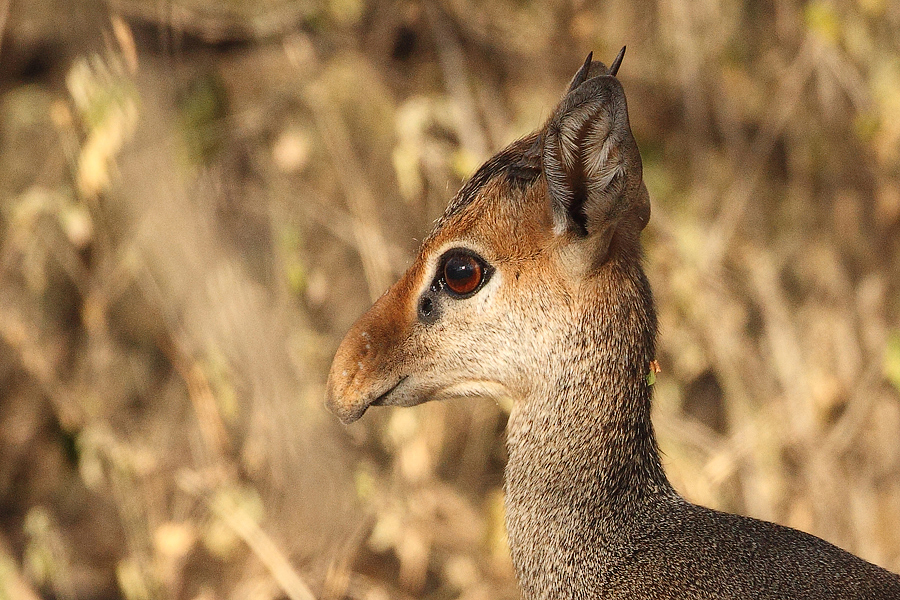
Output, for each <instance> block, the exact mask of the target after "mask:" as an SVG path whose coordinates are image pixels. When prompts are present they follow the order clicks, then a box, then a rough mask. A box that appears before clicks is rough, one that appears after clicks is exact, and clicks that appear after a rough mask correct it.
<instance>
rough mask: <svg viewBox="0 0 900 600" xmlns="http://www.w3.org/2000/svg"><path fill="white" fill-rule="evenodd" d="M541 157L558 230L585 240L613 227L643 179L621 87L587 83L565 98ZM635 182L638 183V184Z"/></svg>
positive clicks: (604, 80) (598, 80)
mask: <svg viewBox="0 0 900 600" xmlns="http://www.w3.org/2000/svg"><path fill="white" fill-rule="evenodd" d="M543 142H544V143H543V148H542V151H541V158H542V162H543V168H544V174H545V176H546V179H547V185H548V190H549V192H550V197H551V202H552V203H553V214H554V221H555V226H556V229H557V231H558V232H559V233H562V232H563V231H574V232H576V233H578V234H580V235H582V236H586V235H590V234H594V233H600V232H602V231H605V230H607V229H609V228H610V227H611V226H614V225H615V222H616V221H618V219H619V218H620V217H621V216H622V215H623V214H624V213H625V212H627V211H628V208H629V201H628V198H627V197H626V196H627V195H628V194H627V192H628V190H629V189H630V188H633V189H638V188H639V187H640V180H641V165H640V155H639V154H638V152H637V146H636V144H635V142H634V137H633V136H632V134H631V128H630V125H629V123H628V109H627V106H626V103H625V94H624V92H623V91H622V86H621V85H620V84H619V82H618V81H617V80H616V79H615V78H614V77H611V76H601V77H595V78H592V79H588V80H587V81H585V82H584V83H582V84H581V85H579V86H578V87H577V88H576V89H575V90H573V91H572V92H570V93H569V94H567V95H566V97H565V98H564V99H563V101H562V102H561V103H560V106H559V107H558V108H557V109H556V112H555V114H554V115H553V117H552V118H551V119H550V121H549V123H548V124H547V128H546V131H545V135H544V136H543ZM635 180H636V181H635Z"/></svg>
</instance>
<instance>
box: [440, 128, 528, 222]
mask: <svg viewBox="0 0 900 600" xmlns="http://www.w3.org/2000/svg"><path fill="white" fill-rule="evenodd" d="M539 143H540V141H539V138H538V134H536V133H535V134H532V135H530V136H528V137H525V138H522V139H520V140H517V141H515V142H513V143H512V144H510V145H509V146H507V147H506V148H504V149H503V150H502V151H500V152H499V153H497V154H496V155H494V157H493V158H491V159H490V160H488V161H487V162H486V163H484V164H483V165H481V167H479V169H478V170H477V171H475V174H474V175H472V177H471V178H469V180H468V181H467V182H466V183H465V184H464V185H463V187H462V189H460V190H459V193H458V194H456V197H455V198H454V199H453V201H452V202H450V204H449V205H448V206H447V209H446V210H445V211H444V214H443V216H442V217H441V218H440V219H439V220H438V223H437V225H436V227H435V231H438V230H439V229H441V228H442V227H443V226H444V225H445V224H446V223H447V222H448V221H450V220H451V219H453V217H455V216H456V215H458V214H459V213H461V212H462V211H464V210H465V209H466V208H467V207H468V206H469V205H470V204H472V202H473V201H474V200H475V198H477V197H478V195H479V193H480V192H481V191H482V190H483V189H484V188H485V187H486V186H487V185H488V184H489V183H490V182H492V181H494V180H499V181H498V183H500V184H501V185H508V186H511V187H512V188H513V189H515V190H518V191H522V190H524V189H525V188H527V187H528V186H530V185H532V184H533V183H534V182H535V181H536V180H537V179H538V178H539V177H540V174H541V161H540V149H539ZM501 179H502V180H501Z"/></svg>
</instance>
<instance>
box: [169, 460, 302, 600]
mask: <svg viewBox="0 0 900 600" xmlns="http://www.w3.org/2000/svg"><path fill="white" fill-rule="evenodd" d="M178 484H179V487H180V488H181V489H182V490H184V491H185V492H187V493H189V494H191V495H192V496H195V497H202V498H203V499H204V501H205V502H206V504H207V506H208V507H209V509H210V510H211V511H212V513H213V514H214V515H215V516H216V517H217V518H219V519H221V521H222V522H223V523H225V525H227V526H228V527H230V528H231V530H232V531H233V532H234V533H235V534H237V536H238V537H240V538H241V539H242V540H244V543H245V544H247V546H248V547H249V548H250V550H251V551H252V552H253V553H254V554H255V555H256V556H257V558H259V560H260V561H261V562H262V564H263V566H265V567H266V569H267V570H268V571H269V573H270V574H271V575H272V577H273V579H275V583H277V584H278V587H280V588H281V590H282V591H283V592H284V593H285V595H286V596H287V597H288V598H290V600H316V597H315V596H314V595H313V593H312V590H310V588H309V586H308V585H307V584H306V582H305V581H304V580H303V578H301V577H300V575H298V574H297V572H296V571H295V570H294V568H293V567H292V566H291V563H290V561H288V559H287V557H286V556H285V555H284V553H283V552H282V551H281V549H280V548H279V547H278V546H277V545H276V544H275V542H274V541H272V538H271V537H269V535H268V534H267V533H266V532H265V531H263V529H262V528H261V527H260V526H259V525H258V524H257V523H256V521H254V520H253V519H252V518H251V517H250V515H248V514H247V513H246V512H245V511H244V510H242V509H241V508H240V507H239V506H236V505H235V504H234V503H233V502H229V501H228V499H227V497H226V496H223V495H217V494H212V495H209V494H207V493H205V492H204V490H203V489H202V488H201V484H199V482H197V481H195V480H194V478H193V477H190V476H185V477H179V481H178Z"/></svg>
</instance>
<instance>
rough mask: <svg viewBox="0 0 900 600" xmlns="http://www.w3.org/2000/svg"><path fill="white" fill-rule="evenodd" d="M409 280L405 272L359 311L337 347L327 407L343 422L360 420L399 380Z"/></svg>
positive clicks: (409, 316) (407, 327)
mask: <svg viewBox="0 0 900 600" xmlns="http://www.w3.org/2000/svg"><path fill="white" fill-rule="evenodd" d="M408 279H409V274H408V275H407V276H406V277H404V278H403V279H401V280H400V281H398V282H397V283H396V284H394V286H393V287H392V288H391V289H390V290H388V291H387V293H385V295H384V296H382V297H381V298H380V299H379V300H378V301H377V302H376V303H375V304H374V305H373V306H372V308H370V309H369V310H368V312H366V313H365V314H363V315H362V316H361V317H360V318H359V319H358V320H357V321H356V323H355V324H354V325H353V327H351V328H350V331H348V332H347V335H346V336H345V337H344V339H343V341H342V342H341V345H340V346H339V347H338V350H337V353H336V354H335V356H334V362H332V364H331V371H330V372H329V374H328V383H327V386H326V393H325V406H326V407H327V408H328V410H330V411H331V412H332V413H334V414H335V415H336V416H337V417H338V418H339V419H340V420H341V421H343V422H344V423H347V424H349V423H352V422H354V421H356V420H357V419H359V418H360V417H361V416H362V415H363V413H365V412H366V409H367V408H369V406H371V405H372V404H375V403H378V401H379V400H380V399H381V398H382V397H384V396H385V395H386V394H388V393H390V392H391V391H392V390H393V389H394V388H395V387H396V386H397V384H398V383H399V382H400V381H401V380H402V379H403V376H404V373H403V372H402V369H403V364H404V356H405V350H404V348H405V344H404V340H406V339H407V338H408V336H409V330H410V326H411V325H412V321H413V319H414V311H413V310H411V309H410V308H409V305H410V301H409V294H408V290H409V287H410V286H409V285H408V283H407V281H408Z"/></svg>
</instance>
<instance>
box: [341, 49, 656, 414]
mask: <svg viewBox="0 0 900 600" xmlns="http://www.w3.org/2000/svg"><path fill="white" fill-rule="evenodd" d="M623 52H624V48H623ZM623 52H620V53H619V56H618V57H617V58H616V60H615V61H614V63H613V65H612V67H611V68H609V69H607V68H606V66H605V65H603V64H602V63H599V62H591V56H590V55H589V56H588V59H587V61H585V64H584V65H583V66H582V67H581V69H580V70H579V71H578V73H577V74H576V75H575V77H574V78H573V80H572V83H571V85H570V86H569V90H568V92H567V93H566V95H565V97H564V98H563V99H562V101H561V102H560V104H559V106H558V107H557V108H556V110H555V111H554V113H553V115H552V117H551V118H550V119H549V120H548V122H547V123H546V125H545V126H544V127H543V128H542V129H541V130H540V131H538V132H536V133H534V134H532V135H530V136H528V137H526V138H524V139H521V140H519V141H517V142H514V143H513V144H511V145H510V146H509V147H507V148H506V149H505V150H503V151H502V152H500V153H499V154H497V155H496V156H494V157H493V158H492V159H491V160H489V161H488V162H487V163H485V164H484V165H483V166H482V167H481V168H480V169H479V170H478V171H477V172H476V173H475V175H474V176H473V177H472V178H471V179H470V180H469V181H468V183H466V185H465V186H464V187H463V188H462V190H460V192H459V194H458V195H457V197H456V198H455V199H454V201H453V202H452V203H451V204H450V206H449V207H448V208H447V210H446V212H445V213H444V215H443V217H442V218H441V219H440V220H439V221H438V223H437V225H436V226H435V228H434V231H432V233H431V234H430V235H429V236H428V238H427V239H426V240H425V241H424V242H423V244H422V247H421V248H420V250H419V253H418V256H417V257H416V260H415V262H414V264H413V265H412V266H411V267H410V268H409V270H408V271H407V272H406V273H405V274H404V275H403V277H402V278H401V279H400V281H398V282H397V283H396V284H394V286H393V287H391V288H390V289H389V290H388V291H387V292H386V293H385V294H384V295H383V296H382V297H381V298H380V299H379V300H378V301H377V302H376V303H375V305H374V306H372V308H371V309H370V310H369V311H368V312H367V313H366V314H364V315H363V316H362V317H360V319H359V320H358V321H357V322H356V324H355V325H354V326H353V328H352V329H351V330H350V331H349V333H347V336H346V337H345V338H344V341H343V342H342V343H341V345H340V348H339V349H338V351H337V355H336V356H335V359H334V363H333V365H332V367H331V373H330V375H329V379H328V390H327V394H328V397H327V405H328V407H329V408H330V409H331V410H332V411H333V412H334V413H336V414H337V415H338V416H339V417H340V418H341V420H343V421H344V422H345V423H350V422H352V421H355V420H356V419H358V418H359V417H360V416H362V414H363V413H364V412H365V411H366V409H367V408H368V407H369V406H372V405H392V406H412V405H415V404H419V403H422V402H425V401H426V400H434V399H442V398H448V397H457V396H480V397H491V398H500V397H507V398H509V397H511V398H527V397H529V395H531V394H533V393H535V392H538V391H539V390H538V389H537V388H539V387H540V386H541V385H544V383H542V382H546V381H547V380H548V378H549V375H550V374H549V373H548V370H552V369H553V368H554V365H557V364H558V363H562V362H565V360H567V359H570V358H567V357H561V356H557V354H558V353H559V352H558V350H557V349H558V348H560V347H561V342H564V341H565V340H567V339H570V338H572V337H573V333H574V329H576V328H578V327H581V326H582V325H580V323H582V322H583V320H584V319H583V318H584V315H585V314H586V313H587V312H589V310H590V306H591V305H592V304H595V303H596V302H597V298H598V294H602V293H604V289H607V290H608V289H609V287H610V286H614V285H617V284H616V281H615V279H614V278H613V277H612V275H613V271H614V270H615V269H616V268H617V265H619V266H621V264H623V263H628V264H636V263H637V262H638V261H639V260H640V247H639V244H638V236H639V234H640V231H641V230H642V229H643V228H644V226H645V225H646V224H647V221H648V219H649V217H650V203H649V198H648V195H647V190H646V188H645V187H644V184H643V181H642V179H641V159H640V155H639V154H638V149H637V145H636V144H635V141H634V137H633V136H632V134H631V128H630V125H629V123H628V110H627V106H626V103H625V94H624V92H623V90H622V86H621V84H620V83H619V82H618V80H617V79H616V78H615V75H616V71H617V70H618V66H619V63H620V61H621V58H622V53H623Z"/></svg>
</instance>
